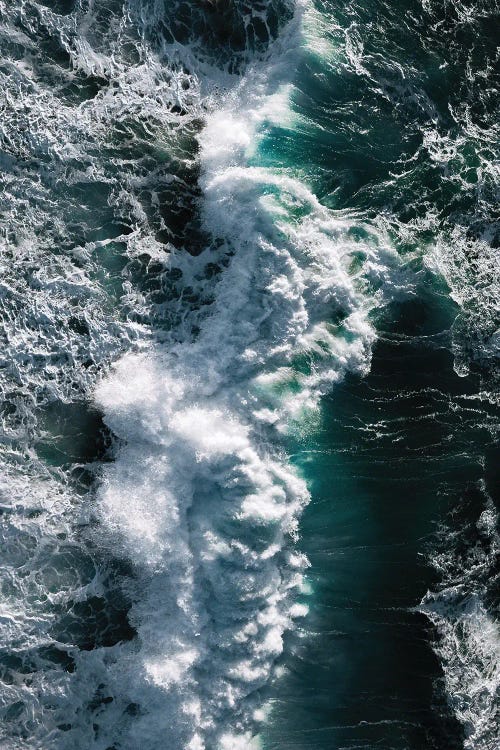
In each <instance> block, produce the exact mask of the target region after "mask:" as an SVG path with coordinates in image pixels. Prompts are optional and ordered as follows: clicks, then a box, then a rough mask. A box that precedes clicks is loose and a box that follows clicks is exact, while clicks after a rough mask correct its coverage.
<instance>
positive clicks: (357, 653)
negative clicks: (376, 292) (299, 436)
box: [264, 291, 498, 750]
mask: <svg viewBox="0 0 500 750" xmlns="http://www.w3.org/2000/svg"><path fill="white" fill-rule="evenodd" d="M446 307H448V306H445V309H443V307H442V297H441V298H440V297H438V296H437V295H436V294H435V295H433V294H432V292H429V291H427V292H425V291H424V292H423V293H422V295H421V296H420V299H419V300H418V302H417V301H414V302H409V303H406V304H403V305H398V306H395V308H394V309H393V310H391V311H390V312H388V314H387V317H386V318H385V320H384V321H383V323H382V325H384V328H383V329H382V330H383V334H382V337H381V338H382V340H381V341H380V342H379V343H378V344H377V346H376V347H375V351H374V358H373V364H372V369H371V372H370V375H369V376H367V377H366V378H365V379H363V380H362V381H354V380H352V381H351V382H346V383H345V384H343V385H342V386H339V388H338V389H336V391H335V393H334V394H332V396H331V397H330V398H328V399H327V400H326V401H325V403H324V407H323V421H322V429H321V431H320V432H319V433H318V435H317V436H315V439H314V440H313V441H311V443H307V445H306V446H301V447H300V448H299V450H298V452H297V454H296V455H295V460H296V461H297V464H298V465H299V466H300V468H301V470H302V471H303V473H304V474H305V476H307V477H308V479H309V481H310V483H311V488H312V495H313V500H312V503H311V505H310V507H309V508H308V509H307V510H306V513H305V515H304V518H303V522H302V534H303V545H304V549H305V550H306V551H307V554H308V556H309V559H310V561H311V569H310V571H309V575H308V578H309V580H310V582H311V586H312V590H313V594H312V595H311V597H310V601H309V604H310V607H311V611H310V615H309V618H308V621H307V624H306V626H305V628H304V632H303V633H302V634H301V636H302V637H300V638H295V639H293V645H292V646H291V653H292V655H291V656H290V657H289V658H288V659H287V660H286V667H287V676H286V677H285V678H284V684H283V687H282V689H281V691H280V695H279V697H278V699H277V701H276V704H275V706H274V709H273V714H272V716H273V721H272V728H271V729H270V730H269V732H268V733H267V734H266V741H265V743H264V746H265V747H269V748H281V747H293V748H295V747H296V748H326V747H328V748H330V747H331V748H351V747H356V748H358V747H363V748H375V747H382V748H398V749H399V748H401V750H402V749H403V748H412V749H413V748H415V750H417V749H418V748H445V747H446V748H453V747H457V748H459V747H463V729H462V727H460V726H459V724H458V722H456V720H455V719H454V717H453V714H452V712H451V711H450V708H449V706H448V705H447V700H446V694H445V690H444V686H443V680H442V678H443V672H442V667H441V665H440V664H439V662H438V660H437V658H436V656H435V655H434V653H433V651H432V646H433V643H434V641H435V638H436V633H435V631H434V630H433V628H432V627H431V626H430V624H429V622H428V621H427V620H426V618H425V617H424V616H423V615H422V614H420V613H419V612H417V611H415V608H416V607H417V605H418V603H419V601H420V599H421V598H422V597H423V596H424V595H425V594H426V592H427V590H428V589H434V588H435V587H437V586H439V575H438V574H437V573H436V571H435V570H433V569H432V567H431V566H430V565H429V557H430V555H431V552H432V551H433V550H434V549H435V548H436V547H439V545H442V548H443V551H444V548H445V547H446V545H447V544H450V545H454V544H456V540H454V539H451V540H449V541H448V542H446V540H445V539H443V538H439V539H438V536H437V529H438V527H439V525H440V524H442V523H445V522H446V521H448V523H449V522H450V518H451V519H452V520H451V527H452V529H453V528H454V529H455V531H457V530H458V529H459V528H460V522H459V518H460V515H461V516H462V519H461V520H462V522H463V519H464V518H467V519H469V521H470V522H471V523H473V522H474V520H475V519H477V517H478V516H479V514H480V513H481V512H482V510H483V508H484V494H483V493H482V492H481V491H480V490H479V483H480V481H481V480H482V479H484V478H486V483H487V489H488V491H489V492H490V493H491V494H492V495H493V496H495V495H496V488H497V486H498V461H497V458H498V453H497V450H496V448H495V444H494V442H493V441H492V438H491V433H490V431H489V429H488V420H491V422H494V421H495V419H496V418H497V414H496V412H495V410H494V409H491V410H488V409H485V410H484V412H483V413H482V419H481V423H480V424H478V421H477V411H476V410H475V409H474V408H472V409H471V408H470V405H469V403H468V402H467V397H468V396H470V395H473V394H474V393H475V392H476V389H477V386H478V383H477V381H476V380H475V379H474V378H473V377H471V378H468V379H463V378H459V377H458V376H457V375H456V373H454V371H453V368H452V357H451V355H450V353H449V349H448V346H449V334H448V330H449V324H450V322H451V320H452V319H453V313H454V312H455V311H454V310H453V308H451V309H450V308H449V307H448V309H446ZM497 507H498V506H497ZM450 514H451V515H450ZM494 589H495V584H494V583H493V586H492V594H493V598H494V599H495V601H496V596H497V593H496V592H495V593H494ZM494 606H495V605H494Z"/></svg>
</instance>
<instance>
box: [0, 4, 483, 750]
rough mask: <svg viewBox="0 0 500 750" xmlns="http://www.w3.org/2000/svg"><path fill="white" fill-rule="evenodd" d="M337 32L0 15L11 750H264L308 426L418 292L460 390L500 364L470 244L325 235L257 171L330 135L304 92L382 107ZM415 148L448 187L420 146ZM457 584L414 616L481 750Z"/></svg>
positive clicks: (471, 640) (300, 611) (468, 618)
mask: <svg viewBox="0 0 500 750" xmlns="http://www.w3.org/2000/svg"><path fill="white" fill-rule="evenodd" d="M332 8H333V6H332ZM332 8H330V7H329V4H328V3H318V4H317V5H314V4H313V3H310V2H306V0H297V2H295V3H292V2H286V1H285V0H283V1H282V2H281V1H279V0H259V1H258V2H255V3H252V5H251V7H250V6H249V5H247V4H246V3H245V2H209V1H208V0H207V2H204V3H201V2H200V3H194V2H184V1H183V0H176V1H172V2H168V3H165V2H157V1H156V0H150V1H148V2H136V1H135V0H116V1H111V2H87V0H74V1H73V0H64V1H63V0H60V1H59V2H54V3H41V2H34V0H29V2H19V3H17V2H14V3H8V4H7V3H2V2H0V34H1V37H2V42H3V45H2V46H3V49H4V52H3V58H2V66H1V69H0V76H1V77H2V92H3V93H2V96H1V101H2V123H1V133H0V136H1V148H2V150H1V153H0V166H1V170H2V177H1V179H2V187H3V194H2V198H1V204H0V205H1V210H2V228H1V235H0V263H1V264H2V265H1V269H2V275H1V282H0V311H1V315H2V324H3V330H2V336H3V338H4V341H3V347H2V350H3V354H2V358H1V364H2V366H1V368H0V383H1V388H2V396H3V404H2V420H3V421H2V437H3V440H2V447H1V450H2V479H1V484H0V486H1V492H2V501H1V502H2V505H1V509H2V531H1V533H2V542H3V544H2V557H3V572H2V592H3V602H2V634H1V644H0V647H1V653H0V666H1V670H2V672H1V679H2V691H1V695H0V701H1V706H2V711H3V728H2V730H1V732H2V743H3V746H4V747H6V748H9V749H12V750H14V749H16V750H17V749H18V748H19V749H20V748H43V749H44V750H46V749H47V748H57V749H58V750H64V748H70V747H72V748H74V747H77V748H81V749H82V750H83V749H84V748H85V750H86V749H87V748H94V749H95V750H118V748H123V750H136V748H139V747H142V746H144V747H147V748H148V749H149V748H150V749H151V750H154V749H155V748H163V747H167V746H168V747H169V748H170V747H172V748H175V749H177V748H179V750H180V749H181V748H186V750H215V749H216V748H217V749H218V748H221V749H222V750H235V749H236V748H241V750H243V749H244V748H251V747H257V745H258V744H259V738H258V733H259V727H260V726H261V725H262V723H263V722H265V721H266V720H267V719H268V715H269V711H268V709H269V705H270V704H269V701H270V699H271V698H272V697H273V695H275V694H276V691H279V679H277V678H278V677H279V674H280V671H282V668H281V666H280V663H281V660H282V656H283V653H284V650H286V646H285V644H286V638H287V633H289V632H290V631H293V630H294V629H295V628H296V627H297V623H298V622H300V621H302V619H303V618H307V611H308V607H307V606H306V604H305V603H304V600H305V599H307V596H305V594H306V593H307V583H306V581H305V578H304V574H305V571H306V570H307V566H308V561H307V558H306V556H305V555H304V554H303V552H302V551H301V544H300V540H299V530H300V518H301V514H302V512H303V510H304V507H305V506H306V505H307V504H308V503H309V502H310V499H311V498H310V493H309V490H308V485H307V479H308V477H307V476H303V474H302V473H301V472H299V470H298V469H297V468H296V466H295V464H294V463H293V462H292V461H291V459H290V455H289V454H290V452H291V451H292V450H293V449H294V446H295V444H296V441H297V440H299V441H300V440H302V441H303V440H305V439H307V436H308V435H311V434H314V431H315V430H316V429H317V428H318V424H319V419H320V417H319V413H320V412H319V406H320V402H321V399H322V397H323V396H325V394H328V393H330V392H331V391H332V389H333V388H334V387H335V385H336V384H339V383H341V382H342V381H343V380H344V378H345V377H346V376H347V375H349V376H356V377H360V378H362V377H363V376H365V375H366V374H367V373H368V371H369V369H370V361H371V353H372V348H373V345H374V343H375V342H376V340H377V321H378V316H379V314H380V311H381V310H384V309H385V308H386V307H387V305H389V304H393V303H395V302H398V301H401V300H405V299H409V298H413V297H414V296H415V295H416V294H417V293H418V291H417V285H418V282H419V279H420V276H421V274H422V272H423V270H422V269H423V268H424V264H425V266H426V267H427V268H430V269H431V270H432V272H433V273H434V274H435V275H436V276H437V277H441V278H443V279H444V280H445V281H446V283H447V284H448V287H449V289H450V290H451V291H450V294H451V296H452V298H453V300H455V302H456V303H457V304H458V305H459V306H460V308H461V310H462V312H461V314H460V315H459V317H458V318H457V322H456V326H455V328H456V330H455V334H454V339H453V342H452V346H453V347H454V350H455V354H456V368H457V370H458V371H459V372H460V373H462V374H465V373H466V372H468V370H469V369H470V368H471V367H474V366H475V364H476V363H478V362H480V363H482V364H484V362H487V363H489V362H490V361H491V360H492V359H493V358H494V356H495V353H496V343H497V340H496V338H495V336H496V334H495V331H494V318H495V315H494V307H495V295H494V292H493V291H491V285H492V284H493V283H494V281H495V279H494V266H495V259H494V257H493V251H492V250H491V242H489V240H490V239H491V238H489V236H488V235H487V233H484V232H483V234H482V235H481V237H480V238H479V239H477V238H475V239H471V238H470V237H465V238H463V237H462V234H460V233H461V231H462V230H461V228H460V227H459V226H458V223H457V225H456V226H455V227H454V228H453V229H452V230H450V229H449V228H448V227H444V228H441V225H440V224H439V231H438V228H437V227H438V222H436V221H435V217H433V215H432V212H431V211H429V213H428V215H426V217H425V219H423V218H421V217H420V218H419V217H416V218H412V219H411V220H410V222H409V223H408V225H407V226H406V227H405V228H403V226H402V221H401V218H400V216H399V215H398V214H397V211H394V214H393V215H392V217H391V218H388V213H387V211H385V212H384V211H381V212H380V213H379V214H378V215H377V217H376V218H374V217H373V216H370V215H369V212H368V213H367V212H366V211H364V210H362V209H361V208H360V207H359V206H357V205H356V204H355V202H354V203H353V205H352V206H351V207H350V206H349V205H347V204H346V205H334V204H335V201H332V200H329V199H327V196H326V195H325V191H324V190H319V189H318V186H317V184H316V183H315V180H316V181H317V178H316V177H314V174H313V173H314V165H313V166H312V167H310V169H311V173H309V174H308V171H307V169H305V168H304V167H303V165H301V164H299V163H298V160H297V163H295V162H294V161H293V160H288V162H287V161H286V160H285V159H282V158H281V156H280V148H281V146H280V147H279V148H278V147H276V148H275V149H273V145H272V144H273V137H274V135H275V134H276V133H277V132H281V133H283V132H285V133H286V134H287V138H288V140H289V141H290V142H293V143H300V141H301V138H303V137H304V136H305V137H306V138H307V137H309V135H310V132H311V129H312V130H313V131H314V130H315V129H319V130H321V129H322V130H323V131H325V130H326V125H325V123H324V122H323V124H322V123H321V121H322V119H324V113H321V112H319V111H318V121H317V122H316V121H314V120H313V118H312V117H311V114H310V112H308V110H307V106H308V105H307V102H306V103H304V97H305V95H306V94H307V92H304V90H303V88H301V85H302V84H301V81H300V72H301V71H302V72H303V71H304V70H309V71H313V73H314V75H313V78H314V80H315V82H316V83H317V82H318V81H319V83H317V85H319V87H320V89H321V81H322V80H323V79H324V78H325V77H326V78H327V77H328V75H329V74H330V71H332V70H334V69H336V67H338V66H342V65H345V64H346V62H345V60H346V59H347V60H348V64H349V65H350V66H351V67H352V69H353V70H355V71H356V74H357V75H359V76H361V77H362V78H366V79H368V80H370V81H371V83H373V81H374V77H373V75H374V74H373V72H370V70H369V65H370V59H365V58H366V55H365V53H364V51H363V44H362V42H361V41H360V37H359V34H358V27H357V25H356V23H353V24H352V25H351V26H349V27H346V26H342V24H340V25H339V24H337V23H336V22H332V16H331V12H332ZM333 10H334V9H333ZM468 22H469V16H467V17H466V19H465V21H464V23H468ZM332 33H333V38H332ZM338 34H340V35H341V36H342V37H343V39H344V42H345V53H346V56H347V57H346V58H343V57H342V53H341V47H340V45H337V46H336V44H335V37H336V35H338ZM368 57H369V56H368ZM318 69H319V70H320V71H321V70H323V72H322V73H321V75H319V77H317V78H316V71H317V70H318ZM378 75H380V71H378ZM322 76H323V78H322ZM381 83H384V85H385V84H387V86H386V88H385V89H384V91H385V92H386V93H385V94H384V95H385V96H394V90H393V89H391V85H389V82H388V81H381V80H379V81H378V83H377V84H376V85H377V86H379V85H381ZM405 91H406V90H405ZM406 93H407V94H408V92H406ZM408 95H409V94H408ZM311 96H312V95H311ZM405 96H406V94H405ZM312 98H314V97H312ZM301 102H302V104H301ZM425 106H426V107H427V106H428V103H426V104H425ZM464 117H466V115H464ZM469 129H470V133H471V138H476V139H477V140H478V141H479V140H481V139H482V140H481V142H482V143H489V140H488V139H491V138H492V134H491V133H490V132H489V131H488V133H489V135H488V137H487V138H486V140H485V139H484V138H483V133H477V132H476V131H474V132H473V126H472V125H470V128H469ZM277 140H278V139H277ZM423 143H424V145H423V146H422V148H424V147H425V148H426V149H427V152H428V153H430V154H431V156H432V159H433V160H434V161H435V162H436V163H439V164H441V163H443V159H444V156H443V154H444V153H446V154H448V155H447V156H446V159H447V160H449V159H450V158H456V159H458V160H460V158H462V157H461V152H460V148H461V143H460V139H458V140H455V141H454V142H453V144H452V145H449V144H447V143H445V142H444V141H443V139H442V138H441V136H440V135H439V134H437V135H436V132H435V130H433V126H432V125H431V126H429V129H428V130H426V132H425V138H424V141H423ZM321 148H322V146H321ZM484 148H485V149H487V148H489V146H485V147H484ZM450 149H451V151H450ZM320 150H321V149H319V151H318V153H319V152H320ZM448 152H450V153H448ZM450 154H451V156H450ZM481 157H482V158H483V157H484V159H483V161H482V162H481V165H482V166H480V167H477V169H478V170H481V169H482V170H483V173H486V172H487V171H488V169H489V168H490V167H489V166H485V165H490V161H489V155H488V153H486V152H482V154H481ZM463 158H466V157H463ZM492 169H493V167H492ZM461 179H462V177H461ZM464 179H465V178H464ZM484 179H485V180H486V182H487V183H488V184H489V180H490V177H489V174H487V175H486V177H485V178H484ZM334 193H335V191H334ZM396 228H397V231H398V232H399V234H398V233H397V232H396ZM405 232H406V235H405ZM419 232H427V233H429V232H434V236H435V238H437V240H436V241H435V242H434V243H433V245H432V247H429V244H430V243H429V242H427V243H424V244H423V247H420V248H419V249H418V251H416V250H412V251H411V252H408V249H407V248H406V247H405V246H404V244H405V242H406V243H407V244H409V242H410V240H409V239H408V238H409V237H411V239H412V241H413V240H414V239H415V237H416V236H417V235H418V234H419ZM462 239H463V242H462ZM471 242H472V243H475V244H474V252H471V251H470V243H471ZM478 243H479V244H478ZM481 243H483V244H484V248H485V249H484V252H483V251H481V253H480V260H476V259H475V258H476V256H475V255H474V253H476V252H477V248H478V247H483V245H481ZM423 259H425V260H423ZM486 289H487V290H488V291H485V290H486ZM471 299H473V300H477V304H476V302H471ZM481 311H483V312H481ZM484 311H486V312H484ZM467 325H469V326H470V327H471V329H472V330H473V332H474V335H473V336H471V337H469V338H468V339H467V341H468V347H465V346H464V338H463V336H461V333H460V331H461V330H462V329H463V327H464V326H467ZM471 350H472V351H471ZM485 382H486V383H487V388H488V389H489V390H488V394H489V396H488V398H489V399H490V400H491V399H493V390H492V385H491V380H487V381H485ZM485 387H486V386H485ZM488 514H489V515H488ZM481 519H482V521H480V524H481V523H482V526H481V529H482V531H481V533H482V534H483V535H484V534H486V535H488V534H489V535H490V536H489V537H488V538H489V539H490V547H491V549H490V552H489V554H493V551H492V550H493V546H494V545H495V544H496V541H495V540H497V537H496V536H495V534H496V532H495V531H494V525H495V521H494V510H493V509H491V508H490V507H489V506H488V509H487V510H485V511H484V514H483V515H482V516H481ZM488 519H490V520H488ZM491 519H493V520H491ZM490 521H491V522H490ZM488 523H489V526H488ZM486 526H488V529H489V531H488V530H486V531H485V529H486ZM483 527H484V528H483ZM450 555H452V553H451V552H450ZM450 560H451V557H450ZM439 564H441V565H443V566H444V567H446V565H448V567H449V566H451V563H449V564H448V563H446V565H445V564H444V563H443V561H442V560H441V562H440V563H439ZM446 570H447V571H448V568H447V569H446ZM447 575H448V572H446V575H445V574H444V573H443V575H442V585H441V586H440V589H439V591H438V592H437V593H434V594H430V593H429V594H428V595H427V597H425V599H424V601H423V602H422V605H421V607H422V611H423V612H425V614H426V615H427V616H428V617H429V618H430V620H432V622H433V623H435V626H436V628H437V631H438V633H439V634H440V638H441V640H440V644H441V645H439V646H438V652H439V654H440V656H441V658H442V662H443V664H444V668H445V681H446V686H447V691H448V694H449V699H450V703H451V705H452V706H453V708H454V710H455V712H456V715H457V716H458V718H459V720H460V721H461V722H463V724H464V725H465V726H466V733H467V740H466V747H471V748H472V747H474V748H479V747H481V748H483V747H484V748H485V749H487V750H490V748H491V750H492V748H493V747H494V744H491V743H492V742H494V739H492V738H493V734H492V730H491V726H492V724H494V722H495V721H496V718H495V706H496V705H497V698H498V695H497V693H498V662H497V657H498V632H497V630H496V624H495V621H494V617H493V615H492V614H491V607H489V604H488V602H487V601H486V599H485V596H484V592H483V591H482V590H481V591H480V590H479V588H478V587H472V588H471V590H470V591H469V590H468V589H467V593H466V594H462V591H463V586H465V583H464V581H463V580H461V582H460V583H455V582H453V581H451V579H450V581H448V578H447ZM457 587H458V588H457ZM461 587H462V588H461ZM457 592H459V593H457ZM457 597H458V598H457ZM486 598H487V597H486ZM484 632H487V633H488V638H487V639H482V636H481V634H484ZM454 644H455V645H454ZM456 644H458V645H456ZM463 649H465V650H466V652H467V654H470V659H469V656H468V657H467V659H466V661H465V665H464V662H463V660H462V659H461V654H462V652H463ZM464 681H465V682H466V684H467V685H468V686H469V687H468V688H467V689H465V690H464V688H463V687H462V686H463V683H464ZM273 691H274V692H273ZM474 743H475V744H474Z"/></svg>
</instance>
